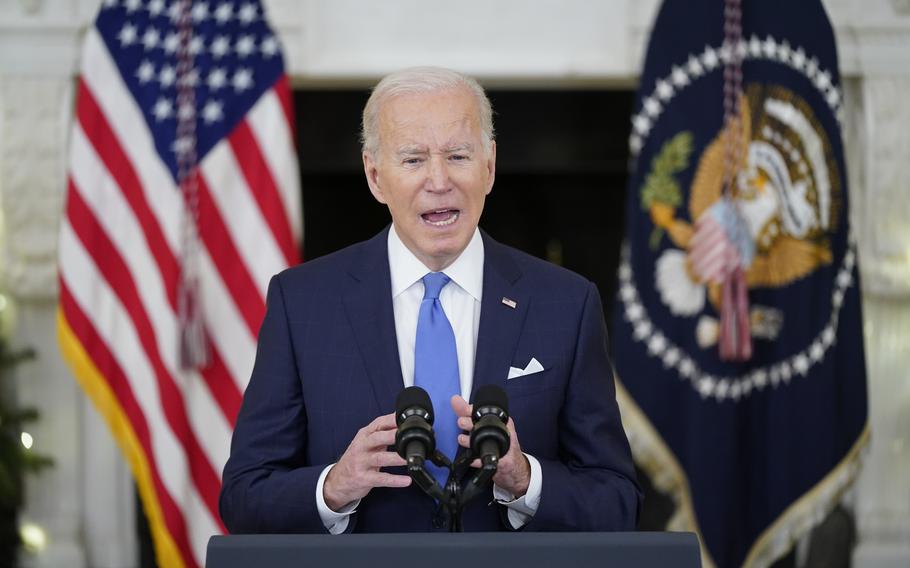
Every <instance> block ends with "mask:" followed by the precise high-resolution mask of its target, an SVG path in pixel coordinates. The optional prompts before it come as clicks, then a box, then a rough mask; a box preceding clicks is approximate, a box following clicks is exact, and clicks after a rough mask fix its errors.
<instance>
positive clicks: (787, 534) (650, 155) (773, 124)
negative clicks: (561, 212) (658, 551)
mask: <svg viewBox="0 0 910 568" xmlns="http://www.w3.org/2000/svg"><path fill="white" fill-rule="evenodd" d="M736 4H737V3H736V2H732V3H731V2H728V3H727V6H726V8H727V9H728V10H729V9H730V6H731V5H733V6H734V7H735V6H736ZM738 21H741V24H738V25H737V26H733V27H732V28H731V26H730V23H731V20H730V12H729V11H728V12H726V15H725V2H724V1H722V0H666V1H665V2H664V4H663V6H662V8H661V10H660V12H659V14H658V17H657V20H656V22H655V25H654V28H653V31H652V36H651V43H650V46H649V49H648V54H647V59H646V62H645V68H644V71H643V73H642V80H641V87H640V92H639V96H638V101H637V104H636V106H635V114H634V116H633V118H632V125H633V130H632V137H631V139H630V148H631V152H632V156H633V165H632V167H633V171H632V175H631V176H630V182H629V194H628V200H627V202H628V208H627V215H626V218H627V235H626V236H627V238H626V246H625V247H624V253H623V260H622V263H621V265H620V274H619V294H618V298H617V305H616V310H615V314H616V316H615V322H614V333H613V341H614V351H615V362H616V368H617V374H618V377H619V380H620V383H621V388H620V399H621V402H622V404H623V410H624V416H623V418H624V422H625V423H626V426H627V429H628V431H629V435H630V440H631V442H632V445H633V451H634V453H635V456H636V460H637V461H638V462H639V464H640V465H641V466H642V467H643V468H644V469H645V470H646V471H647V472H648V474H649V475H650V477H651V478H652V481H653V482H654V483H655V485H656V486H657V487H658V488H660V489H663V490H665V491H668V492H669V493H670V494H671V495H672V496H673V497H674V498H675V500H676V502H677V505H678V510H677V516H676V517H675V519H676V522H674V526H673V527H671V528H684V529H685V528H687V529H690V530H696V531H698V533H699V536H700V538H701V539H702V543H703V552H704V553H705V557H706V560H707V562H706V564H710V563H714V564H716V565H718V566H722V567H727V566H743V565H744V566H765V565H768V564H770V563H771V562H773V561H774V560H775V559H776V558H778V557H780V556H782V555H783V554H785V553H786V552H788V551H789V550H790V548H791V547H792V545H793V542H794V541H795V539H797V538H798V537H799V536H800V535H801V534H804V533H805V532H806V531H807V530H808V529H810V528H811V527H812V526H813V525H814V524H815V523H817V522H818V521H820V520H821V519H822V518H824V515H825V514H826V513H827V511H829V510H830V508H831V507H833V505H835V504H836V503H837V501H838V499H839V498H840V496H841V495H842V494H843V492H844V491H845V490H846V489H847V488H848V487H849V485H850V483H851V482H852V481H853V479H854V477H855V475H856V473H857V469H858V461H859V453H860V449H861V448H862V447H863V445H864V443H865V442H866V440H867V438H868V426H867V405H866V371H865V358H864V353H863V343H862V317H861V309H860V294H859V280H858V271H857V258H856V252H855V247H854V245H853V242H852V236H851V234H850V229H849V226H848V214H847V212H848V207H847V205H848V199H847V186H846V183H847V176H846V171H845V166H844V159H843V155H844V151H843V143H842V140H841V135H840V124H839V121H840V118H841V114H842V104H843V91H842V89H841V85H840V77H839V73H838V64H837V55H836V50H835V43H834V34H833V32H832V29H831V25H830V23H829V21H828V18H827V16H826V14H825V12H824V9H823V8H822V5H821V3H820V2H819V1H816V0H804V1H802V2H784V1H783V0H762V1H754V2H745V4H744V6H742V12H741V20H738ZM733 23H734V24H736V23H737V20H735V21H734V22H733ZM725 24H726V28H725ZM737 62H738V64H737ZM727 66H729V68H727V69H725V67H727ZM740 72H741V75H737V73H740ZM725 87H726V88H727V91H726V94H727V96H726V97H725ZM731 87H736V88H735V89H733V90H731ZM725 102H726V103H727V104H726V112H727V117H728V118H729V119H730V120H727V121H725ZM731 102H734V103H735V105H731ZM725 180H729V183H725ZM722 353H723V355H724V356H723V357H722V356H721V355H722Z"/></svg>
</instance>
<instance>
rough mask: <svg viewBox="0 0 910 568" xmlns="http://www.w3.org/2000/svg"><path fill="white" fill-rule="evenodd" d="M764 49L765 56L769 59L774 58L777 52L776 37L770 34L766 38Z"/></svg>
mask: <svg viewBox="0 0 910 568" xmlns="http://www.w3.org/2000/svg"><path fill="white" fill-rule="evenodd" d="M762 50H763V51H764V52H765V57H767V58H768V59H773V58H774V55H775V54H776V53H777V42H776V41H774V38H773V37H771V36H768V37H767V38H766V39H765V44H764V45H763V46H762Z"/></svg>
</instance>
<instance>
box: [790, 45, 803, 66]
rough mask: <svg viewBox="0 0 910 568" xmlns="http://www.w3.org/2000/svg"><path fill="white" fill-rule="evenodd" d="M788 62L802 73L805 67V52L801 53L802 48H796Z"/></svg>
mask: <svg viewBox="0 0 910 568" xmlns="http://www.w3.org/2000/svg"><path fill="white" fill-rule="evenodd" d="M790 62H791V63H792V64H793V67H795V68H796V69H798V70H800V71H802V69H803V67H805V65H806V52H805V51H803V48H801V47H798V48H796V51H794V52H793V54H792V55H791V56H790Z"/></svg>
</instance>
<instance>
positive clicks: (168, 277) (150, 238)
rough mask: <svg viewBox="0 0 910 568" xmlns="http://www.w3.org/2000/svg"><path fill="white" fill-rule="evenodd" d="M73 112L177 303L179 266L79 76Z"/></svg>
mask: <svg viewBox="0 0 910 568" xmlns="http://www.w3.org/2000/svg"><path fill="white" fill-rule="evenodd" d="M76 115H77V117H78V119H79V124H81V125H82V130H83V131H84V132H85V134H86V136H87V137H88V139H89V140H90V141H91V143H92V146H94V147H95V152H96V153H97V154H98V156H99V158H100V159H101V161H102V162H103V163H104V165H105V167H106V168H107V171H108V172H110V174H111V177H113V178H114V181H116V182H117V186H118V187H119V188H120V191H121V193H123V197H124V198H125V199H126V201H127V203H129V205H130V208H131V209H132V210H133V214H134V215H135V216H136V219H137V220H138V221H139V225H140V227H142V234H143V235H145V240H146V243H147V244H148V247H149V250H150V251H151V252H152V256H153V257H155V263H156V264H157V265H158V270H159V271H160V272H161V278H162V280H164V289H165V290H166V293H167V296H168V302H169V303H170V304H171V306H172V307H173V306H176V305H177V282H178V280H179V275H180V269H179V264H178V262H177V259H176V258H175V257H174V254H173V252H171V250H170V248H169V247H168V245H167V239H165V238H164V233H163V232H162V230H161V226H160V225H159V224H158V220H157V219H156V218H155V215H154V214H152V209H151V207H149V204H148V201H146V199H145V193H144V192H143V190H142V184H141V183H140V181H139V176H138V175H137V174H136V171H135V170H134V169H133V164H132V162H131V161H130V159H129V158H128V157H127V155H126V153H125V152H124V151H123V148H121V147H120V141H119V140H118V139H117V135H116V134H114V131H113V130H111V127H110V125H109V124H108V121H107V118H106V117H105V116H104V113H103V112H102V111H101V108H100V107H99V106H98V103H97V102H96V101H95V98H94V96H93V95H92V92H91V89H90V88H89V86H88V85H87V84H86V83H85V81H84V80H82V79H81V78H80V79H79V102H78V104H77V107H76ZM156 189H157V190H158V191H176V188H172V187H160V188H156Z"/></svg>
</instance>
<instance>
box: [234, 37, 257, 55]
mask: <svg viewBox="0 0 910 568" xmlns="http://www.w3.org/2000/svg"><path fill="white" fill-rule="evenodd" d="M255 50H256V40H255V39H253V36H251V35H243V36H240V38H239V39H238V40H237V44H236V45H235V46H234V51H236V52H237V55H238V56H240V57H241V58H246V57H249V56H250V54H252V53H253V51H255Z"/></svg>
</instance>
